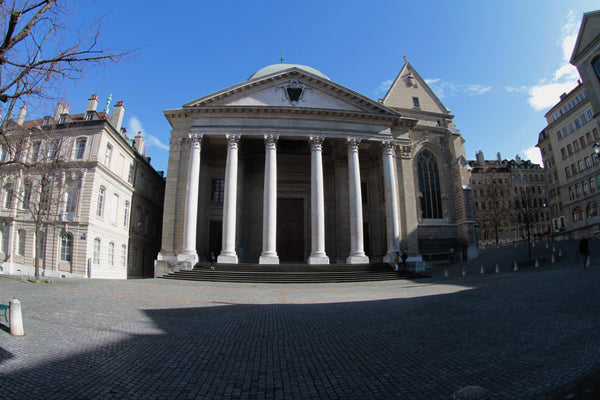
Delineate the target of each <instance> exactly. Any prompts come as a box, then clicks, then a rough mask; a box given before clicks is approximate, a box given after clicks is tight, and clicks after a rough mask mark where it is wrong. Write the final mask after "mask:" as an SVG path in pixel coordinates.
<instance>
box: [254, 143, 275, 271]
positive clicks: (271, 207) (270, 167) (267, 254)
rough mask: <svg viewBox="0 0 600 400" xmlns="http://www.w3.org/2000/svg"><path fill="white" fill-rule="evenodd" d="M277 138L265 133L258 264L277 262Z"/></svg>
mask: <svg viewBox="0 0 600 400" xmlns="http://www.w3.org/2000/svg"><path fill="white" fill-rule="evenodd" d="M277 139H279V136H278V135H265V188H264V200H263V239H262V240H263V248H262V253H261V255H260V258H259V259H258V263H259V264H279V256H278V255H277V147H276V143H277Z"/></svg>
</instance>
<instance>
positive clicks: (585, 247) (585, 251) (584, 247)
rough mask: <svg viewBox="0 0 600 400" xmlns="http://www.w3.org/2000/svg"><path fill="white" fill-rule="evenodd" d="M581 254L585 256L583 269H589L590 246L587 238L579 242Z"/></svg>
mask: <svg viewBox="0 0 600 400" xmlns="http://www.w3.org/2000/svg"><path fill="white" fill-rule="evenodd" d="M579 254H581V255H582V256H583V269H587V264H588V257H589V256H590V246H589V244H588V240H587V238H586V237H585V236H582V237H581V241H580V242H579Z"/></svg>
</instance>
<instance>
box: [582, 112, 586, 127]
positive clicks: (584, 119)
mask: <svg viewBox="0 0 600 400" xmlns="http://www.w3.org/2000/svg"><path fill="white" fill-rule="evenodd" d="M586 122H587V118H586V117H585V113H583V114H581V123H583V124H585V123H586Z"/></svg>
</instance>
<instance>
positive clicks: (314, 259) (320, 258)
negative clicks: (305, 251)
mask: <svg viewBox="0 0 600 400" xmlns="http://www.w3.org/2000/svg"><path fill="white" fill-rule="evenodd" d="M308 263H309V264H329V257H327V255H326V254H318V255H311V256H309V257H308Z"/></svg>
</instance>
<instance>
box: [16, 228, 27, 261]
mask: <svg viewBox="0 0 600 400" xmlns="http://www.w3.org/2000/svg"><path fill="white" fill-rule="evenodd" d="M17 254H18V255H20V256H24V255H25V230H24V229H19V232H18V234H17Z"/></svg>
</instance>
